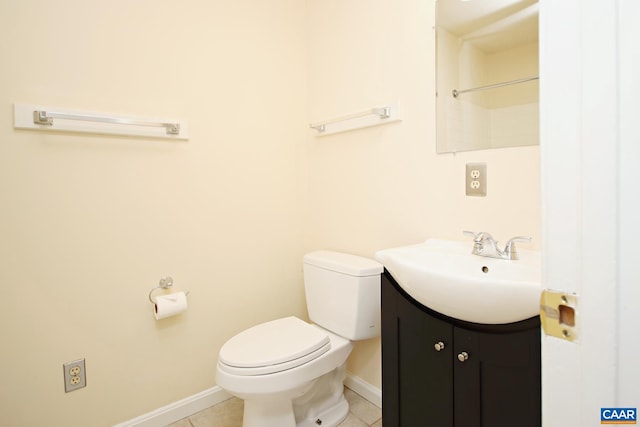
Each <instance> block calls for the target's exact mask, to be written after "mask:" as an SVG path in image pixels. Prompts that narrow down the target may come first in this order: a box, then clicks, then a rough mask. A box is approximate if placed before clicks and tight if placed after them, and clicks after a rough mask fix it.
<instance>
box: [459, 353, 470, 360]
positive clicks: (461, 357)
mask: <svg viewBox="0 0 640 427" xmlns="http://www.w3.org/2000/svg"><path fill="white" fill-rule="evenodd" d="M468 358H469V353H467V352H466V351H463V352H462V353H460V354H458V360H459V361H461V362H464V361H466V360H467V359H468Z"/></svg>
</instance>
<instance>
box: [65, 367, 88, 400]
mask: <svg viewBox="0 0 640 427" xmlns="http://www.w3.org/2000/svg"><path fill="white" fill-rule="evenodd" d="M62 369H63V370H64V391H65V393H69V392H70V391H74V390H77V389H79V388H82V387H86V386H87V373H86V371H85V364H84V359H78V360H74V361H73V362H67V363H64V364H62Z"/></svg>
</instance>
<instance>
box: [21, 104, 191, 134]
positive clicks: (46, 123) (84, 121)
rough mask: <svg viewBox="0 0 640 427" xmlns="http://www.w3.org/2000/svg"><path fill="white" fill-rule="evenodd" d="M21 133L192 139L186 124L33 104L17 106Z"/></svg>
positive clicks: (177, 121)
mask: <svg viewBox="0 0 640 427" xmlns="http://www.w3.org/2000/svg"><path fill="white" fill-rule="evenodd" d="M14 127H15V128H18V129H32V130H49V131H65V132H86V133H96V134H111V135H126V136H146V137H153V138H169V139H188V137H189V135H188V124H187V122H186V121H185V120H164V119H153V118H142V117H126V116H117V115H112V114H103V113H94V112H86V111H78V110H69V109H64V108H55V107H45V106H41V105H40V106H39V105H31V104H15V105H14Z"/></svg>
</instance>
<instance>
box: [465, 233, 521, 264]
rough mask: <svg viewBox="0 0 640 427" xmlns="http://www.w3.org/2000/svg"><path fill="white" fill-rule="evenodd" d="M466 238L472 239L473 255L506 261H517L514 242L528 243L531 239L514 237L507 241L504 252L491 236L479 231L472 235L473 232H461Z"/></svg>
mask: <svg viewBox="0 0 640 427" xmlns="http://www.w3.org/2000/svg"><path fill="white" fill-rule="evenodd" d="M463 233H464V234H465V235H466V236H471V237H473V250H472V251H471V253H472V254H473V255H479V256H486V257H489V258H499V259H508V260H517V259H518V251H517V250H516V242H530V241H531V237H525V236H516V237H512V238H511V239H509V240H508V241H507V244H506V245H505V247H504V250H503V251H501V250H500V248H498V241H497V240H494V238H493V237H491V234H489V233H487V232H485V231H481V232H479V233H474V232H473V231H463Z"/></svg>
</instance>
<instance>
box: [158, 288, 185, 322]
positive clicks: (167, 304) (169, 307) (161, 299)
mask: <svg viewBox="0 0 640 427" xmlns="http://www.w3.org/2000/svg"><path fill="white" fill-rule="evenodd" d="M154 309H155V313H154V314H155V316H156V320H160V319H164V318H165V317H171V316H175V315H176V314H180V313H182V312H183V311H185V310H186V309H187V295H186V294H185V293H184V292H175V293H173V294H169V295H161V296H157V297H156V299H155V304H154Z"/></svg>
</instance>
